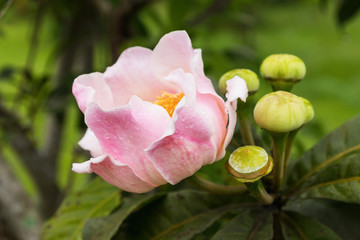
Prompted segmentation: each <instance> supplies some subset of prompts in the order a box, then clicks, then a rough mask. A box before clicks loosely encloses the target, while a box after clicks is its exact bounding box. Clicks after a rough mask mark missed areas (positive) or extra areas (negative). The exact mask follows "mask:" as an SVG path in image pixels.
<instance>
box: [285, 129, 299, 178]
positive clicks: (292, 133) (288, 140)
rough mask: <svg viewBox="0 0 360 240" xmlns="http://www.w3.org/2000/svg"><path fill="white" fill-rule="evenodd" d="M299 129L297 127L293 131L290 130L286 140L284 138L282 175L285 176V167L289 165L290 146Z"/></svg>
mask: <svg viewBox="0 0 360 240" xmlns="http://www.w3.org/2000/svg"><path fill="white" fill-rule="evenodd" d="M299 130H300V128H298V129H296V130H294V131H291V132H290V133H289V136H288V138H287V140H286V146H285V156H284V176H285V173H286V169H287V167H288V165H289V160H290V156H291V150H292V146H293V144H294V140H295V137H296V134H297V133H298V132H299Z"/></svg>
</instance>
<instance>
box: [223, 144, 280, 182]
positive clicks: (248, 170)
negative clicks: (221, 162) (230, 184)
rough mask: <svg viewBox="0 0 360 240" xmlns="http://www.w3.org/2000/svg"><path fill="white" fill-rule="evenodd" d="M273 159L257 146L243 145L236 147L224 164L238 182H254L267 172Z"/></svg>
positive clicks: (271, 166) (270, 168)
mask: <svg viewBox="0 0 360 240" xmlns="http://www.w3.org/2000/svg"><path fill="white" fill-rule="evenodd" d="M272 168H273V160H272V158H271V156H269V155H268V154H267V153H266V151H265V150H264V149H263V148H261V147H258V146H244V147H240V148H238V149H236V150H235V151H234V152H233V153H232V154H231V155H230V157H229V160H228V161H227V164H226V169H227V171H228V172H229V173H230V174H231V175H232V176H233V177H234V178H235V179H236V180H238V181H239V182H255V181H257V180H259V179H260V178H261V177H263V176H265V175H267V174H269V173H270V172H271V170H272Z"/></svg>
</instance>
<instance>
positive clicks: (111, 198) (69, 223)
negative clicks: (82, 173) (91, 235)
mask: <svg viewBox="0 0 360 240" xmlns="http://www.w3.org/2000/svg"><path fill="white" fill-rule="evenodd" d="M119 204H120V190H119V189H118V188H116V187H114V186H112V185H110V184H108V183H107V182H105V181H104V180H102V179H100V178H97V179H95V180H93V181H92V182H91V183H90V184H89V185H88V186H87V187H86V188H84V189H83V190H81V191H79V192H77V193H74V194H71V195H69V196H68V197H66V199H65V200H64V201H63V203H62V205H61V206H60V208H59V209H58V211H57V212H56V214H55V215H54V217H52V218H51V219H50V220H49V221H47V222H46V224H45V225H44V227H43V232H42V239H46V240H50V239H54V240H57V239H69V240H71V239H73V240H75V239H79V238H81V232H82V229H83V226H84V224H85V222H86V221H87V220H88V219H90V218H93V217H98V216H105V215H107V214H109V213H110V212H111V211H112V210H113V209H114V208H115V207H117V206H118V205H119Z"/></svg>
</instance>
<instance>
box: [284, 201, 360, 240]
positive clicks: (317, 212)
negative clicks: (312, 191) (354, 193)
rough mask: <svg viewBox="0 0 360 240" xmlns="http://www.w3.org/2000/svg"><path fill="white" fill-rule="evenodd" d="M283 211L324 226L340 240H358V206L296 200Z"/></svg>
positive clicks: (359, 206)
mask: <svg viewBox="0 0 360 240" xmlns="http://www.w3.org/2000/svg"><path fill="white" fill-rule="evenodd" d="M285 209H286V210H291V211H296V212H298V213H301V214H303V215H306V216H309V217H312V218H314V219H316V220H318V221H320V222H322V223H324V224H326V225H327V226H328V227H330V228H331V229H332V230H333V231H334V232H336V233H337V234H338V235H339V236H340V237H341V238H342V239H346V240H358V239H359V229H360V221H359V212H360V205H359V204H349V203H343V202H337V201H333V200H327V199H297V200H295V201H289V203H288V204H287V206H286V207H285Z"/></svg>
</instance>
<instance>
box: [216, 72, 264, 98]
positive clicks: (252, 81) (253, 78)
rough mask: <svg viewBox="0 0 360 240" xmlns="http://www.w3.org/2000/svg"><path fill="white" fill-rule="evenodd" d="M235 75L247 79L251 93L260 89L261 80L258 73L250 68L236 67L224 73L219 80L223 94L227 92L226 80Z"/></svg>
mask: <svg viewBox="0 0 360 240" xmlns="http://www.w3.org/2000/svg"><path fill="white" fill-rule="evenodd" d="M235 76H238V77H240V78H242V79H244V80H245V82H246V86H247V88H248V91H249V95H251V94H255V93H256V92H257V90H258V89H259V85H260V82H259V78H258V76H257V75H256V73H254V72H253V71H251V70H249V69H234V70H231V71H228V72H227V73H225V74H224V75H222V76H221V78H220V80H219V89H220V92H221V93H222V94H225V93H226V92H227V90H226V81H227V80H230V79H232V78H233V77H235Z"/></svg>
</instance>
